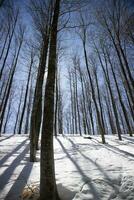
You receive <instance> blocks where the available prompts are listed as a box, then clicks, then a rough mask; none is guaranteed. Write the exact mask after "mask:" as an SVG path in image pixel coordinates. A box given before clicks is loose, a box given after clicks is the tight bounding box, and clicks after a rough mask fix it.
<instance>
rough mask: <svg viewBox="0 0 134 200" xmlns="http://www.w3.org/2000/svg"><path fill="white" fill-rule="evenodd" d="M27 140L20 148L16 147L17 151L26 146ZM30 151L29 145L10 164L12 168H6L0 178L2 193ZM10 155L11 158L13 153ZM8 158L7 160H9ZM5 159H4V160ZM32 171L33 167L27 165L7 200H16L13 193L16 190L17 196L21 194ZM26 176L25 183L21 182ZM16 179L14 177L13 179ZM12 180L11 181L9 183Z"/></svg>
mask: <svg viewBox="0 0 134 200" xmlns="http://www.w3.org/2000/svg"><path fill="white" fill-rule="evenodd" d="M25 142H26V140H25V141H24V142H22V143H21V144H20V145H19V146H18V147H16V148H15V149H17V150H18V149H19V148H21V146H23V145H24V144H25ZM15 149H14V150H13V152H14V153H15ZM28 151H29V144H27V145H26V147H25V148H24V149H23V150H22V152H21V153H20V154H19V155H18V156H17V157H16V158H15V159H14V160H13V161H12V163H11V164H10V166H9V167H8V168H6V170H5V171H4V172H3V174H2V175H1V176H0V191H1V192H2V190H3V189H4V187H5V186H6V185H7V184H9V183H10V181H12V180H11V177H12V175H13V173H14V171H15V169H16V168H17V167H18V166H19V165H21V161H22V160H23V159H24V158H25V156H26V154H27V153H28ZM13 152H11V153H10V154H8V157H9V155H10V156H11V155H12V153H13ZM8 157H6V159H7V158H8ZM3 159H4V158H3ZM31 169H32V164H31V165H25V166H24V168H23V170H22V172H21V173H20V175H19V177H18V178H17V179H16V180H15V183H14V185H13V186H12V188H11V189H10V191H9V194H8V195H7V199H11V200H13V199H14V200H15V198H13V197H12V196H11V194H13V191H14V190H15V191H16V192H17V194H19V192H20V191H21V190H22V189H23V187H24V185H25V184H26V180H27V178H28V177H29V174H30V172H31ZM23 176H24V179H25V183H24V182H23V181H22V180H20V178H21V177H23ZM13 178H14V177H13ZM9 180H10V181H9ZM18 180H20V182H19V183H17V181H18Z"/></svg>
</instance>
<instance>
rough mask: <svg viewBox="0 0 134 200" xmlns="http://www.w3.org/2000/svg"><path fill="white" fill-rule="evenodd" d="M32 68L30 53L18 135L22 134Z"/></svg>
mask: <svg viewBox="0 0 134 200" xmlns="http://www.w3.org/2000/svg"><path fill="white" fill-rule="evenodd" d="M32 66H33V55H32V52H31V60H30V67H29V72H28V78H27V84H26V92H25V96H24V104H23V107H22V113H21V117H20V123H19V130H18V134H21V133H22V124H23V119H24V114H25V110H26V103H27V98H28V89H29V82H30V77H31V71H32Z"/></svg>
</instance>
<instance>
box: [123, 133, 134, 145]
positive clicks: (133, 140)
mask: <svg viewBox="0 0 134 200" xmlns="http://www.w3.org/2000/svg"><path fill="white" fill-rule="evenodd" d="M122 138H124V139H125V140H128V141H131V143H132V144H134V138H132V137H131V138H130V137H128V136H125V135H122Z"/></svg>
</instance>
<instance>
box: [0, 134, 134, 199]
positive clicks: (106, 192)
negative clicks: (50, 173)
mask: <svg viewBox="0 0 134 200" xmlns="http://www.w3.org/2000/svg"><path fill="white" fill-rule="evenodd" d="M100 141H101V140H100V138H99V136H94V137H93V139H89V138H83V137H58V138H57V139H55V140H54V146H55V167H56V180H57V185H58V191H59V194H60V197H61V199H62V200H110V199H111V200H112V199H113V200H134V138H132V137H129V136H127V135H125V136H123V141H119V140H118V138H117V137H116V136H106V141H107V144H105V145H103V144H101V142H100ZM37 156H38V158H39V151H38V153H37ZM39 172H40V170H39V162H36V163H34V164H32V163H30V162H29V139H28V137H26V136H6V137H1V138H0V200H18V199H21V195H22V191H23V188H24V187H25V188H26V189H27V188H30V189H31V186H32V189H33V188H34V186H35V188H36V186H37V185H39ZM36 189H37V188H36ZM24 191H25V190H24ZM23 194H24V192H23ZM24 196H26V195H23V197H24Z"/></svg>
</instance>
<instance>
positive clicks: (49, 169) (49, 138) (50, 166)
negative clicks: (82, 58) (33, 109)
mask: <svg viewBox="0 0 134 200" xmlns="http://www.w3.org/2000/svg"><path fill="white" fill-rule="evenodd" d="M59 12H60V0H56V2H55V7H54V15H53V21H52V27H51V36H50V49H49V58H48V76H47V81H46V89H45V103H44V117H43V124H42V136H41V168H40V170H41V171H40V200H44V199H51V200H56V199H59V197H58V193H57V189H56V180H55V167H54V150H53V128H54V126H53V122H54V89H55V73H56V57H57V56H56V48H57V26H58V18H59Z"/></svg>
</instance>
